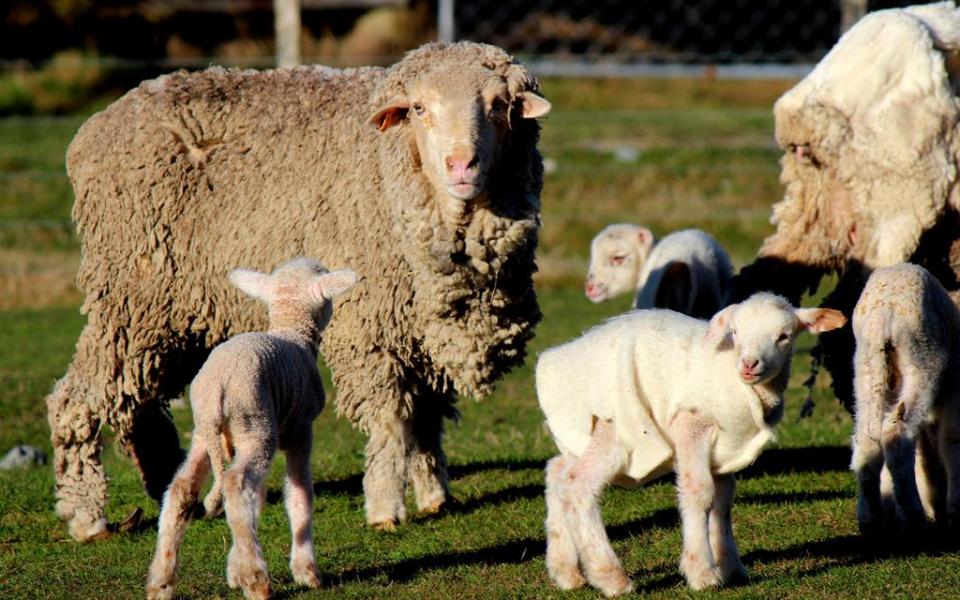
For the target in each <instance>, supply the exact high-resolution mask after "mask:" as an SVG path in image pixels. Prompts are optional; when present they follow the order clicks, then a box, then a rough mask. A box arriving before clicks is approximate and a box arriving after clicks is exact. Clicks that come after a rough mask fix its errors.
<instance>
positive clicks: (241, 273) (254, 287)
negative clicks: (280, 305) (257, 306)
mask: <svg viewBox="0 0 960 600" xmlns="http://www.w3.org/2000/svg"><path fill="white" fill-rule="evenodd" d="M227 278H228V279H230V283H232V284H233V285H235V286H236V287H237V288H238V289H239V290H240V291H241V292H243V293H244V294H246V295H248V296H252V297H254V298H257V299H260V300H263V301H264V302H269V301H270V289H271V288H270V276H269V275H267V274H266V273H261V272H259V271H251V270H250V269H234V270H232V271H230V273H229V274H228V275H227Z"/></svg>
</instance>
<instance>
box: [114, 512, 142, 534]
mask: <svg viewBox="0 0 960 600" xmlns="http://www.w3.org/2000/svg"><path fill="white" fill-rule="evenodd" d="M141 521H143V509H142V508H140V507H139V506H138V507H136V508H134V509H133V510H132V511H130V514H129V515H127V517H126V518H125V519H124V520H123V521H120V524H119V525H117V531H123V532H127V531H133V530H135V529H137V528H138V527H140V522H141Z"/></svg>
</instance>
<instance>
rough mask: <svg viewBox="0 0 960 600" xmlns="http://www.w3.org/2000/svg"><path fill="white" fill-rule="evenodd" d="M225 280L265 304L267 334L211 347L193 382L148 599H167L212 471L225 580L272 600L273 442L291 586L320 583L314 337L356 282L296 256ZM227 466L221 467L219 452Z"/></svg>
mask: <svg viewBox="0 0 960 600" xmlns="http://www.w3.org/2000/svg"><path fill="white" fill-rule="evenodd" d="M230 281H231V282H232V283H233V284H234V285H235V286H237V287H238V288H240V290H242V291H243V292H244V293H246V294H248V295H250V296H253V297H254V298H259V299H260V300H262V301H264V302H265V303H266V304H267V305H268V306H269V309H270V328H269V330H268V331H267V332H265V333H264V332H254V333H244V334H240V335H237V336H234V337H232V338H230V339H229V340H227V341H226V342H224V343H222V344H220V345H219V346H217V347H216V348H215V349H214V350H213V352H212V353H211V354H210V357H209V358H208V359H207V362H206V363H204V365H203V367H202V368H201V369H200V372H199V373H197V376H196V378H194V380H193V383H192V384H191V387H190V392H191V393H190V402H191V405H192V407H193V420H194V426H195V428H194V435H193V441H192V443H191V445H190V451H189V453H188V454H187V458H186V460H185V461H184V463H183V464H182V465H181V466H180V469H179V470H178V471H177V474H176V476H175V477H174V479H173V481H172V482H171V483H170V487H169V488H168V489H167V492H166V494H164V499H163V508H162V510H161V511H160V523H159V534H158V536H157V550H156V554H155V555H154V557H153V563H152V564H151V565H150V573H149V576H148V579H147V597H148V598H158V599H161V598H162V599H169V598H172V597H173V593H174V584H175V578H176V568H177V552H178V550H179V547H180V543H181V542H182V541H183V533H184V530H185V529H186V526H187V519H188V517H189V515H190V513H191V511H192V507H193V505H194V503H195V502H196V500H197V497H198V494H199V493H200V486H201V485H202V484H203V482H204V481H205V480H206V478H207V475H209V473H210V468H211V465H212V467H213V471H214V474H215V477H216V481H215V483H214V487H213V490H211V492H210V494H209V495H208V497H207V499H206V501H205V505H206V507H207V509H208V510H212V509H214V508H215V507H216V505H217V504H218V501H219V490H220V489H221V485H222V490H223V495H224V497H225V501H224V504H225V508H226V513H227V522H228V523H229V525H230V531H231V533H232V534H233V547H232V548H231V549H230V554H229V556H228V558H227V582H228V583H229V584H230V587H233V588H236V587H242V588H243V592H244V594H245V595H246V596H247V598H268V597H269V596H270V593H271V592H270V579H269V577H268V576H267V565H266V563H265V562H264V560H263V554H262V552H261V550H260V542H259V541H258V539H257V521H258V520H259V516H260V509H261V507H262V503H263V498H264V493H265V489H264V478H265V477H266V475H267V472H268V470H269V468H270V463H271V462H272V460H273V454H274V452H275V451H276V449H277V448H278V447H279V448H281V449H282V450H284V452H285V453H286V455H287V481H286V485H285V487H284V495H285V498H286V509H287V516H288V517H289V519H290V529H291V532H292V536H293V543H292V546H291V549H290V570H291V571H292V573H293V578H294V580H296V581H297V583H300V584H303V585H307V586H310V587H317V586H319V585H320V577H319V575H318V574H317V570H316V566H315V559H314V551H313V531H312V518H313V478H312V476H311V473H310V449H311V446H312V441H313V421H314V419H315V418H316V417H317V415H319V414H320V411H321V410H322V409H323V405H324V393H323V383H322V381H321V379H320V373H319V371H318V370H317V346H318V345H319V343H320V335H321V333H322V332H323V330H324V328H325V327H326V326H327V324H328V323H329V322H330V317H331V315H332V314H333V306H332V302H331V300H332V299H333V298H335V297H336V296H339V295H340V294H342V293H344V292H345V291H347V290H348V289H350V288H351V287H353V285H354V284H355V283H356V281H357V275H356V273H354V272H353V271H350V270H348V269H344V270H341V271H332V272H327V270H326V269H325V268H324V267H323V265H322V264H320V263H319V262H317V261H315V260H312V259H309V258H303V257H301V258H296V259H293V260H291V261H289V262H287V263H284V264H283V265H281V266H279V267H277V268H276V269H274V271H273V273H272V274H270V275H267V274H265V273H258V272H256V271H248V270H245V269H235V270H233V271H232V272H231V273H230ZM225 456H226V457H230V456H232V457H233V464H232V465H231V466H230V468H229V469H227V470H226V472H225V473H224V458H225Z"/></svg>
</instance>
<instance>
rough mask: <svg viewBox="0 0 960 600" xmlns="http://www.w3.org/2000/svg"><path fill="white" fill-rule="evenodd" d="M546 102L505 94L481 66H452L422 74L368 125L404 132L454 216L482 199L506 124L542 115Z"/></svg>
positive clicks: (528, 94) (501, 81) (500, 81)
mask: <svg viewBox="0 0 960 600" xmlns="http://www.w3.org/2000/svg"><path fill="white" fill-rule="evenodd" d="M549 110H550V104H549V103H548V102H547V101H546V100H544V99H543V98H541V97H540V96H538V95H537V94H535V93H533V92H532V91H521V92H517V93H515V94H512V95H511V93H510V86H509V85H508V81H507V80H506V79H505V78H504V77H502V76H500V75H498V74H496V73H494V72H492V71H491V70H490V69H488V68H486V67H484V66H483V65H480V64H478V65H470V64H466V65H456V66H454V67H449V66H448V67H444V68H439V69H436V70H433V71H428V72H427V73H424V74H423V75H422V76H421V77H419V78H417V79H416V80H414V81H412V82H410V83H408V84H407V85H406V89H405V91H404V94H403V95H402V96H397V97H395V98H393V99H391V100H390V101H389V102H387V104H386V106H384V107H382V108H381V109H380V110H378V111H377V112H376V113H375V114H374V116H373V117H372V119H371V121H372V122H373V123H374V124H375V125H376V126H377V127H378V129H380V131H384V130H386V129H388V128H389V127H391V126H392V125H394V124H400V123H405V124H406V125H407V126H408V127H409V128H410V134H411V136H412V142H413V149H414V151H415V154H416V156H417V159H418V161H419V164H420V167H421V170H422V172H423V174H424V175H425V176H426V178H427V179H428V180H429V182H430V184H431V186H432V187H433V188H434V189H435V190H436V192H437V196H438V197H439V199H440V202H441V209H442V210H443V212H444V214H446V215H451V216H460V215H463V214H464V213H466V212H467V208H468V206H469V204H470V203H471V202H474V201H482V199H483V198H484V196H485V193H486V192H487V191H488V188H487V184H488V182H489V180H490V179H491V175H492V173H493V172H494V171H495V170H496V169H497V165H498V162H499V161H500V158H501V150H502V148H503V147H504V145H505V144H506V143H508V138H509V135H510V130H511V120H513V119H532V118H536V117H539V116H542V115H545V114H546V113H547V112H548V111H549Z"/></svg>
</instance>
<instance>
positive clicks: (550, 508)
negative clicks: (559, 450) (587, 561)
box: [545, 456, 587, 590]
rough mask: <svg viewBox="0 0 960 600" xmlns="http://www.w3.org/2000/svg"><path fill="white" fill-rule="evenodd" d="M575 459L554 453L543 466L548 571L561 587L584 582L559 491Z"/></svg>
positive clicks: (571, 587)
mask: <svg viewBox="0 0 960 600" xmlns="http://www.w3.org/2000/svg"><path fill="white" fill-rule="evenodd" d="M575 460H576V459H572V458H570V457H566V456H555V457H553V458H551V459H550V460H548V461H547V470H546V494H545V495H546V501H547V520H546V530H547V559H546V561H547V573H549V574H550V579H552V580H553V581H554V583H556V584H557V587H559V588H560V589H562V590H572V589H575V588H578V587H582V586H583V585H584V584H585V583H586V582H587V580H586V579H584V577H583V573H581V571H580V565H579V564H578V562H577V547H576V545H575V544H574V541H573V534H572V533H571V532H570V528H569V527H568V526H567V515H566V514H565V509H564V506H563V502H562V500H561V499H560V496H559V493H560V492H559V491H558V487H559V486H561V485H562V484H563V480H564V479H565V478H566V477H567V473H568V471H569V469H570V464H571V462H572V461H575Z"/></svg>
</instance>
